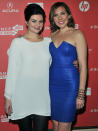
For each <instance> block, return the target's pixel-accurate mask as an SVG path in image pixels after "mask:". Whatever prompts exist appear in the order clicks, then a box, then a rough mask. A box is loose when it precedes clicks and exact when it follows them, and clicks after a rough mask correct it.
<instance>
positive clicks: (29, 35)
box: [24, 31, 43, 41]
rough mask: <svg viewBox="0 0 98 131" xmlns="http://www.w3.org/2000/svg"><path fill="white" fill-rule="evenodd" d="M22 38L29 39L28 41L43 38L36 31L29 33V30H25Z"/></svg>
mask: <svg viewBox="0 0 98 131" xmlns="http://www.w3.org/2000/svg"><path fill="white" fill-rule="evenodd" d="M24 38H26V39H28V40H30V41H41V40H43V37H42V36H41V35H39V34H37V33H31V32H29V31H28V32H27V33H26V34H25V35H24Z"/></svg>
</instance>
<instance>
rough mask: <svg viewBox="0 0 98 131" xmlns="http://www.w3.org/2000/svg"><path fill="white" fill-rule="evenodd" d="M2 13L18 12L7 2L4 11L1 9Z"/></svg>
mask: <svg viewBox="0 0 98 131" xmlns="http://www.w3.org/2000/svg"><path fill="white" fill-rule="evenodd" d="M2 12H3V13H12V12H14V13H18V12H19V9H15V8H14V4H13V3H12V2H8V3H7V4H6V8H5V9H2Z"/></svg>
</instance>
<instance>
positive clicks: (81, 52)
mask: <svg viewBox="0 0 98 131" xmlns="http://www.w3.org/2000/svg"><path fill="white" fill-rule="evenodd" d="M75 41H76V49H77V54H78V61H79V69H80V84H79V93H78V97H77V108H78V109H79V108H82V106H83V105H84V99H82V97H83V95H84V93H85V86H86V79H87V44H86V40H85V37H84V35H83V33H82V32H81V31H77V33H76V36H75ZM80 98H81V99H80Z"/></svg>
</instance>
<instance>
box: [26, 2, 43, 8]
mask: <svg viewBox="0 0 98 131" xmlns="http://www.w3.org/2000/svg"><path fill="white" fill-rule="evenodd" d="M34 3H35V4H38V5H40V6H41V7H42V8H43V3H42V2H41V3H36V2H33V3H28V4H34Z"/></svg>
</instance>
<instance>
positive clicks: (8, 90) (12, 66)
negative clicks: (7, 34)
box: [4, 39, 19, 115]
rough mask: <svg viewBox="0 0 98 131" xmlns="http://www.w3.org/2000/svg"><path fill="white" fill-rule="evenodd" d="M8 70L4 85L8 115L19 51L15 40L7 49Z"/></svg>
mask: <svg viewBox="0 0 98 131" xmlns="http://www.w3.org/2000/svg"><path fill="white" fill-rule="evenodd" d="M7 53H8V69H7V79H6V83H5V92H4V97H5V102H4V103H5V104H4V108H5V112H6V113H7V114H8V115H10V114H11V113H12V105H11V98H12V95H13V91H14V88H15V84H16V75H17V66H18V59H19V50H18V46H17V40H16V39H14V40H13V41H12V43H11V46H10V48H9V49H8V52H7Z"/></svg>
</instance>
